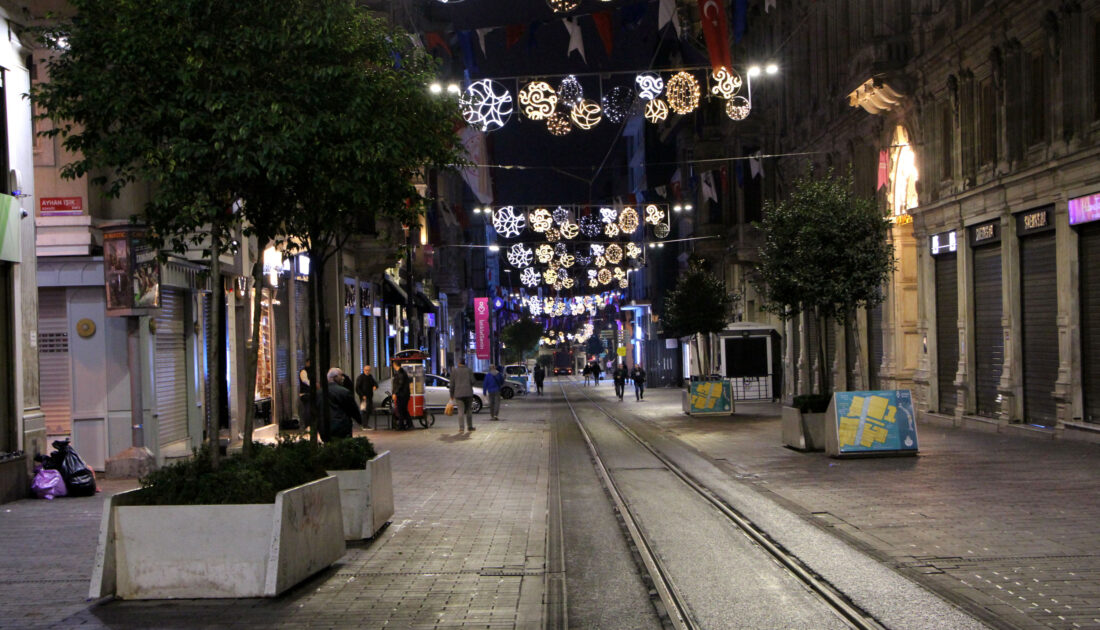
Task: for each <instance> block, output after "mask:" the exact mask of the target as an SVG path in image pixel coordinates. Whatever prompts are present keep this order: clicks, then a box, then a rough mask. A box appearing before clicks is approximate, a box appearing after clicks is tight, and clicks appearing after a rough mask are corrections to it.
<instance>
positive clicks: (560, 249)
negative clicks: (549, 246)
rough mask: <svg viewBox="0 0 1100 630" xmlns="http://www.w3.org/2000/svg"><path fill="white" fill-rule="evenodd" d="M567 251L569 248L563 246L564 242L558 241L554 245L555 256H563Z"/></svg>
mask: <svg viewBox="0 0 1100 630" xmlns="http://www.w3.org/2000/svg"><path fill="white" fill-rule="evenodd" d="M568 253H569V248H568V247H566V246H565V243H558V244H557V245H555V246H554V255H555V256H564V255H565V254H568Z"/></svg>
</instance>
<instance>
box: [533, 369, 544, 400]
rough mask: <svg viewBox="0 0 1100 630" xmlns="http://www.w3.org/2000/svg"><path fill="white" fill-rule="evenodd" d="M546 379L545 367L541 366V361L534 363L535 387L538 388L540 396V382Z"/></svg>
mask: <svg viewBox="0 0 1100 630" xmlns="http://www.w3.org/2000/svg"><path fill="white" fill-rule="evenodd" d="M545 380H546V368H544V367H542V364H541V363H537V364H535V389H536V390H538V392H539V396H542V383H543V381H545Z"/></svg>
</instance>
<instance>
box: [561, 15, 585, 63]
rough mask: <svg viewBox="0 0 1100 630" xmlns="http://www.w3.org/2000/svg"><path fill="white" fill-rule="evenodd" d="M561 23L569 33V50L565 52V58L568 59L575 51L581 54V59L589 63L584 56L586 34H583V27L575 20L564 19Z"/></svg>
mask: <svg viewBox="0 0 1100 630" xmlns="http://www.w3.org/2000/svg"><path fill="white" fill-rule="evenodd" d="M561 23H562V25H563V26H565V30H566V31H567V32H568V33H569V50H567V51H565V56H566V57H568V56H569V55H571V54H573V51H574V50H575V51H577V52H579V53H580V54H581V59H583V60H584V62H585V63H588V59H586V58H585V56H584V34H583V33H581V25H580V24H578V23H577V21H576V20H574V19H573V18H564V19H563V20H562V21H561Z"/></svg>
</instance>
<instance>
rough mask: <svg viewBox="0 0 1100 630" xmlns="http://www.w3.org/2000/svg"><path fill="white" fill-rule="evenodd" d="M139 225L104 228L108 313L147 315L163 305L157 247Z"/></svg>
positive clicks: (113, 314) (104, 279)
mask: <svg viewBox="0 0 1100 630" xmlns="http://www.w3.org/2000/svg"><path fill="white" fill-rule="evenodd" d="M144 236H145V231H144V230H143V229H142V228H140V227H137V226H132V225H120V226H113V227H105V228H103V281H104V288H105V289H106V292H107V315H109V316H114V317H117V316H128V315H147V314H148V313H149V312H150V311H152V310H154V309H157V308H160V263H159V262H158V261H157V251H156V250H155V249H153V248H152V247H150V246H149V245H148V244H147V243H146V242H145V240H144Z"/></svg>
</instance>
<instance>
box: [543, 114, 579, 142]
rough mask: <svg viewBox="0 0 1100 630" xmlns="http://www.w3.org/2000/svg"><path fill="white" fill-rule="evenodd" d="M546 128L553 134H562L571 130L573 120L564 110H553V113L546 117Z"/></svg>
mask: <svg viewBox="0 0 1100 630" xmlns="http://www.w3.org/2000/svg"><path fill="white" fill-rule="evenodd" d="M546 130H547V131H549V132H550V133H551V134H552V135H555V136H564V135H566V134H568V133H569V132H570V131H573V121H571V120H569V115H568V114H566V113H565V112H554V115H553V116H551V117H549V118H547V119H546Z"/></svg>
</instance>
